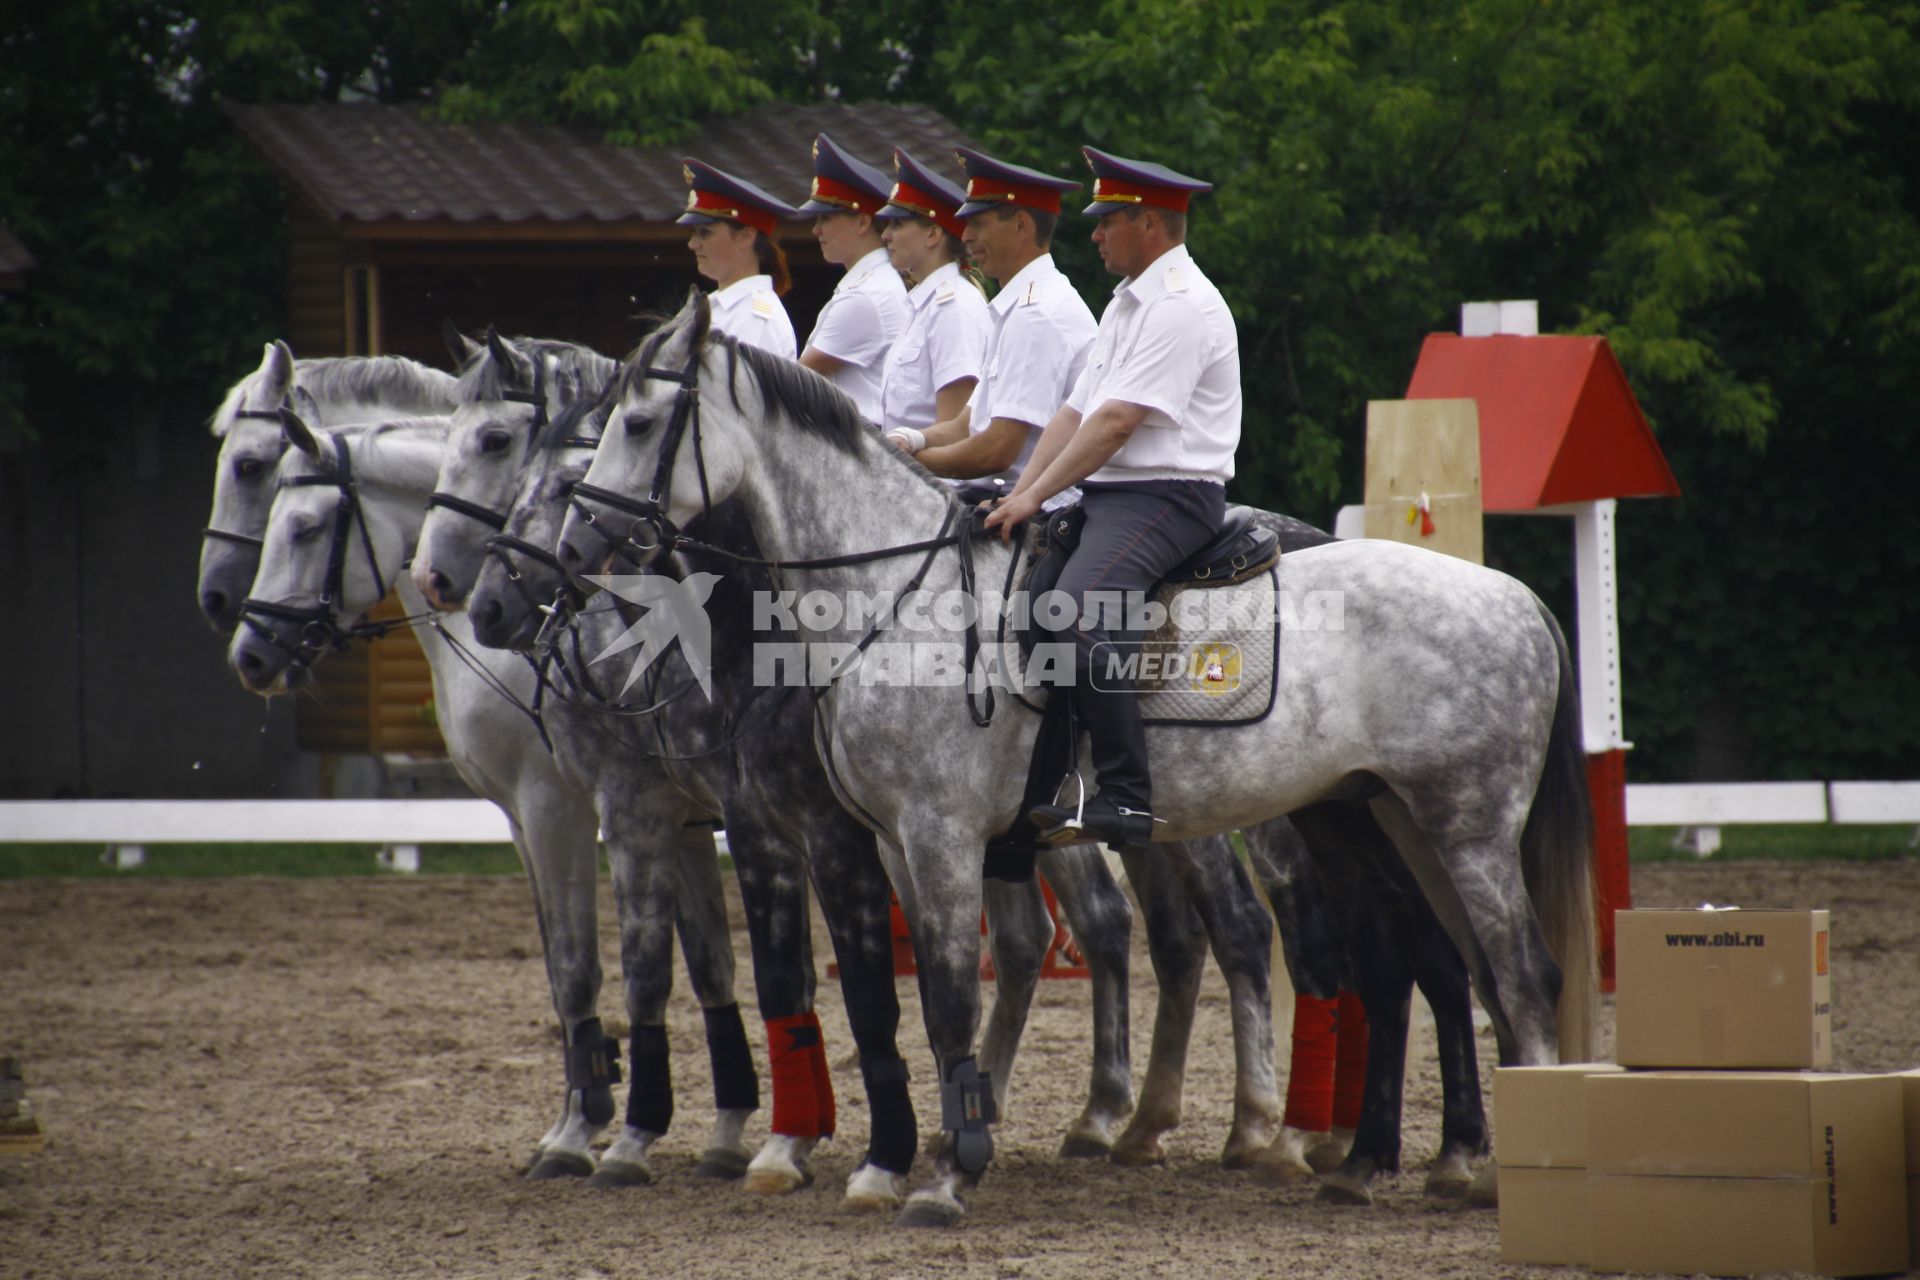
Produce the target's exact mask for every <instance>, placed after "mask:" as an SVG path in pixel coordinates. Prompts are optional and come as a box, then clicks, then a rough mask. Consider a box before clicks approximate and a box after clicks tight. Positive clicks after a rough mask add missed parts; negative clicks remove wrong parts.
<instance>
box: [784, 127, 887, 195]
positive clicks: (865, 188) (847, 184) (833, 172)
mask: <svg viewBox="0 0 1920 1280" xmlns="http://www.w3.org/2000/svg"><path fill="white" fill-rule="evenodd" d="M892 191H893V183H891V182H890V181H888V180H887V175H886V174H884V173H882V172H881V171H880V170H878V169H876V168H874V167H873V166H872V165H870V164H868V163H867V162H866V161H864V160H860V159H857V158H855V157H854V156H851V155H849V154H847V152H846V151H844V150H843V149H842V148H841V146H840V144H839V143H837V142H835V141H834V140H833V139H832V138H829V137H828V136H827V135H826V134H824V133H818V134H815V135H814V137H813V189H812V190H811V191H809V192H808V193H807V196H808V199H807V202H806V203H805V204H803V205H801V206H800V213H801V214H802V215H806V214H821V213H865V214H876V213H879V212H880V210H881V209H883V208H885V207H886V204H887V197H888V195H889V194H890V193H891V192H892Z"/></svg>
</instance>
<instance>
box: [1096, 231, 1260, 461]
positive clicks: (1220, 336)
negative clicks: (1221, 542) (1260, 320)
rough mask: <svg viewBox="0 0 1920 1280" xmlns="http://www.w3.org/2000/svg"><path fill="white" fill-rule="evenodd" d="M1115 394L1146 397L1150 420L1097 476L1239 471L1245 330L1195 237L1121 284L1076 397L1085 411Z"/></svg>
mask: <svg viewBox="0 0 1920 1280" xmlns="http://www.w3.org/2000/svg"><path fill="white" fill-rule="evenodd" d="M1109 400H1125V401H1127V402H1129V403H1131V404H1138V405H1145V406H1146V408H1147V410H1148V412H1147V416H1146V420H1145V421H1143V422H1142V423H1141V424H1140V426H1139V428H1138V429H1137V430H1136V431H1135V432H1134V433H1133V435H1132V436H1130V437H1128V439H1127V442H1126V443H1125V444H1123V445H1121V446H1120V449H1119V452H1117V453H1115V454H1114V455H1113V457H1111V458H1109V459H1108V460H1107V463H1106V465H1105V466H1103V467H1101V468H1100V469H1099V470H1098V471H1095V472H1094V473H1093V474H1092V475H1090V476H1088V477H1087V482H1088V483H1090V484H1100V483H1102V482H1105V483H1121V482H1125V481H1129V480H1212V481H1215V482H1217V483H1220V484H1225V483H1226V482H1227V481H1228V480H1230V479H1231V478H1232V477H1233V454H1234V450H1235V449H1237V448H1238V447H1239V445H1240V337H1239V332H1238V330H1236V329H1235V328H1234V324H1233V313H1232V312H1231V311H1229V310H1227V303H1226V299H1224V298H1222V297H1221V296H1220V290H1218V289H1216V288H1215V287H1214V285H1213V281H1211V280H1209V279H1207V278H1206V276H1205V275H1203V274H1201V271H1200V268H1199V267H1198V266H1196V265H1194V261H1193V258H1192V256H1191V255H1190V254H1188V252H1187V249H1186V246H1185V245H1176V246H1175V247H1174V248H1172V249H1169V250H1168V251H1167V252H1165V253H1163V254H1161V255H1160V256H1159V257H1158V258H1156V259H1154V261H1153V263H1152V264H1151V265H1150V266H1148V267H1147V269H1146V270H1145V271H1142V272H1141V273H1140V274H1139V275H1137V276H1134V277H1133V278H1132V279H1130V280H1124V281H1122V282H1121V283H1120V284H1119V285H1118V286H1116V287H1115V288H1114V291H1113V301H1112V302H1109V303H1108V304H1107V309H1106V312H1105V314H1103V315H1102V316H1101V317H1100V336H1099V337H1098V338H1097V339H1096V340H1095V341H1094V344H1093V350H1092V351H1091V352H1089V353H1088V355H1087V366H1086V368H1085V369H1084V370H1083V371H1082V372H1081V374H1080V381H1079V382H1078V384H1077V385H1075V387H1074V389H1073V394H1072V396H1071V397H1069V398H1068V400H1067V403H1068V404H1069V405H1070V406H1071V407H1072V408H1073V409H1074V410H1075V411H1076V412H1078V413H1079V414H1080V415H1081V416H1082V417H1083V418H1084V417H1085V416H1087V415H1088V414H1091V413H1092V412H1093V411H1094V410H1096V409H1098V408H1099V407H1100V406H1101V405H1102V404H1105V403H1106V402H1107V401H1109Z"/></svg>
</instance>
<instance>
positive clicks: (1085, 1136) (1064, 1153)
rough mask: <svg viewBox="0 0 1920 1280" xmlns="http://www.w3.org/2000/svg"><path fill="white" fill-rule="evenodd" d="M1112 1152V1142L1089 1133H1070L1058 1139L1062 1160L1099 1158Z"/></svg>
mask: <svg viewBox="0 0 1920 1280" xmlns="http://www.w3.org/2000/svg"><path fill="white" fill-rule="evenodd" d="M1112 1154H1113V1144H1112V1143H1110V1142H1107V1141H1105V1140H1104V1139H1101V1138H1096V1137H1094V1136H1093V1135H1092V1134H1090V1133H1070V1134H1068V1135H1067V1136H1066V1137H1065V1138H1062V1139H1061V1140H1060V1158H1061V1159H1062V1160H1101V1159H1105V1158H1106V1157H1107V1156H1110V1155H1112Z"/></svg>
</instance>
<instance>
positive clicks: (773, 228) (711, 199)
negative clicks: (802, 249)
mask: <svg viewBox="0 0 1920 1280" xmlns="http://www.w3.org/2000/svg"><path fill="white" fill-rule="evenodd" d="M687 212H688V213H698V214H704V215H705V216H706V217H709V218H726V219H728V220H730V221H733V222H738V223H740V224H741V225H742V226H748V227H752V228H753V229H754V230H755V231H758V232H761V233H762V234H764V235H766V236H768V237H774V236H778V235H779V234H780V219H778V218H776V217H774V216H773V215H772V214H771V213H768V212H767V211H766V210H765V209H756V208H754V207H753V206H752V205H745V204H740V203H738V202H736V201H733V200H730V199H728V198H727V197H726V196H723V195H720V194H718V193H717V192H713V191H702V190H700V188H698V187H694V188H693V189H691V190H689V191H688V192H687Z"/></svg>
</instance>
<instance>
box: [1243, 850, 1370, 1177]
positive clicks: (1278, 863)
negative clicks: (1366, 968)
mask: <svg viewBox="0 0 1920 1280" xmlns="http://www.w3.org/2000/svg"><path fill="white" fill-rule="evenodd" d="M1241 835H1242V837H1243V838H1244V839H1245V840H1246V843H1247V854H1248V859H1249V861H1250V862H1251V863H1252V866H1253V870H1254V873H1255V874H1256V875H1258V876H1259V878H1260V883H1261V887H1262V888H1263V889H1265V890H1266V894H1267V904H1268V905H1269V906H1270V907H1272V908H1273V919H1274V924H1275V925H1276V926H1277V927H1278V928H1279V931H1280V947H1281V950H1282V952H1283V953H1284V955H1285V956H1286V962H1287V977H1288V980H1289V981H1290V982H1291V983H1292V985H1293V991H1294V1026H1293V1035H1292V1037H1291V1055H1290V1056H1291V1061H1290V1063H1289V1067H1288V1071H1287V1099H1286V1110H1285V1112H1284V1114H1283V1116H1282V1120H1281V1129H1280V1135H1279V1136H1278V1137H1277V1138H1275V1139H1274V1140H1273V1142H1272V1144H1271V1145H1269V1146H1268V1147H1267V1149H1266V1150H1265V1151H1264V1152H1262V1153H1261V1154H1260V1156H1259V1157H1258V1159H1257V1160H1256V1162H1255V1165H1254V1168H1255V1170H1256V1171H1257V1173H1258V1174H1259V1176H1260V1177H1261V1179H1262V1180H1264V1181H1266V1182H1270V1183H1273V1184H1274V1185H1276V1186H1300V1185H1303V1184H1306V1183H1310V1182H1312V1181H1313V1180H1314V1176H1315V1173H1316V1164H1315V1162H1316V1161H1317V1160H1319V1159H1322V1158H1324V1156H1323V1154H1322V1153H1323V1152H1325V1151H1327V1150H1329V1149H1330V1148H1332V1147H1333V1146H1334V1145H1335V1143H1336V1142H1337V1144H1338V1147H1339V1154H1338V1155H1337V1156H1335V1157H1334V1158H1333V1162H1332V1163H1333V1165H1336V1166H1337V1164H1338V1163H1339V1161H1340V1160H1343V1159H1345V1158H1346V1152H1347V1150H1348V1148H1349V1146H1350V1144H1351V1135H1350V1134H1347V1135H1341V1136H1340V1137H1339V1138H1336V1137H1335V1135H1334V1134H1333V1132H1332V1124H1333V1071H1334V1037H1335V1034H1336V1033H1335V1031H1334V1029H1333V1022H1332V1015H1331V1013H1330V1012H1329V1006H1330V1005H1332V1004H1333V1003H1334V1002H1335V1001H1336V1000H1337V999H1338V997H1339V994H1340V988H1341V987H1342V986H1343V985H1345V983H1346V981H1347V975H1348V971H1349V964H1348V960H1347V940H1346V933H1345V924H1344V921H1343V920H1342V919H1341V918H1340V916H1339V913H1338V912H1337V911H1336V910H1335V909H1334V906H1333V904H1332V903H1331V902H1330V901H1329V899H1328V897H1327V894H1326V891H1325V890H1324V889H1323V888H1322V885H1321V876H1320V872H1319V871H1318V870H1317V869H1316V868H1315V865H1314V858H1313V854H1312V851H1311V850H1310V849H1309V847H1308V841H1307V837H1306V835H1305V833H1304V832H1303V831H1302V830H1301V829H1300V828H1299V827H1298V826H1296V824H1295V823H1294V822H1293V821H1290V820H1289V819H1286V818H1275V819H1272V820H1270V821H1267V822H1263V823H1261V824H1259V825H1258V826H1255V827H1250V828H1248V829H1247V830H1245V831H1244V832H1242V833H1241ZM1308 1031H1311V1033H1312V1034H1311V1035H1308V1034H1307V1032H1308Z"/></svg>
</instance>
